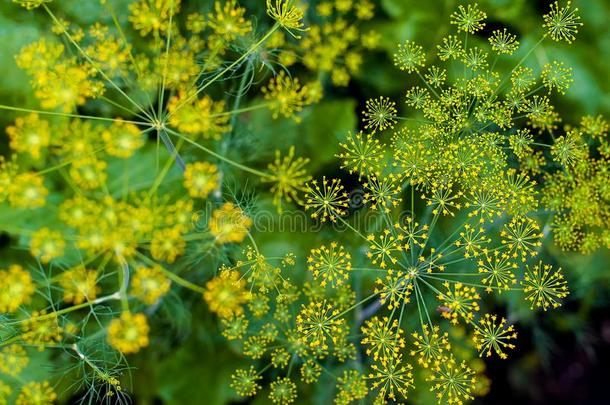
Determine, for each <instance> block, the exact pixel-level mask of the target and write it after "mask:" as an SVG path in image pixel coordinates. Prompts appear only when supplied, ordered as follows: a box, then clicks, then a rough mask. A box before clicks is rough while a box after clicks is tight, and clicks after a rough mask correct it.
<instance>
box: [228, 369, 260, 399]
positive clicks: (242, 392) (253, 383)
mask: <svg viewBox="0 0 610 405" xmlns="http://www.w3.org/2000/svg"><path fill="white" fill-rule="evenodd" d="M262 378H263V377H262V376H261V375H259V374H258V373H257V372H256V370H255V369H254V367H252V366H250V368H248V369H243V368H240V369H237V370H235V372H234V373H233V374H232V375H231V384H230V385H231V388H233V389H234V390H235V392H236V393H237V395H239V396H242V397H252V396H254V395H256V393H257V392H258V390H260V389H261V388H262V387H261V386H260V384H259V383H258V381H259V380H261V379H262Z"/></svg>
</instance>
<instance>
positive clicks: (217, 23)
mask: <svg viewBox="0 0 610 405" xmlns="http://www.w3.org/2000/svg"><path fill="white" fill-rule="evenodd" d="M223 3H224V5H223ZM245 13H246V9H245V8H243V7H239V6H238V5H237V1H236V0H226V1H224V2H220V1H216V2H214V13H209V15H208V24H209V26H210V27H211V28H212V29H213V30H214V32H215V33H216V34H217V35H219V36H220V37H222V38H224V39H225V40H227V41H232V40H234V39H235V38H237V37H241V36H244V35H247V34H249V33H250V32H251V31H252V23H251V22H250V21H246V19H245V18H244V14H245Z"/></svg>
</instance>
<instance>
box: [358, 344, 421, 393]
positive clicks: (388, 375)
mask: <svg viewBox="0 0 610 405" xmlns="http://www.w3.org/2000/svg"><path fill="white" fill-rule="evenodd" d="M371 369H372V372H371V373H369V375H368V379H369V380H372V381H373V382H372V383H371V388H372V389H379V396H380V397H381V398H386V397H388V398H390V399H391V400H393V401H396V400H398V399H399V397H397V395H399V396H400V397H402V398H403V399H407V393H408V391H409V390H410V389H413V387H414V385H413V383H414V379H413V371H412V370H413V366H411V365H410V364H409V363H405V362H403V361H402V356H400V355H398V356H392V357H382V358H381V361H380V362H379V363H374V364H372V365H371Z"/></svg>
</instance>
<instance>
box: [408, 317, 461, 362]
mask: <svg viewBox="0 0 610 405" xmlns="http://www.w3.org/2000/svg"><path fill="white" fill-rule="evenodd" d="M411 337H412V338H413V346H414V347H415V348H414V349H412V350H411V351H410V352H409V353H410V355H411V356H412V357H417V363H418V364H419V365H421V366H422V367H424V368H428V367H430V366H431V365H432V366H436V365H438V363H439V362H440V361H441V360H442V358H443V356H444V353H445V352H446V351H450V350H451V345H450V344H449V340H448V334H447V332H444V333H443V332H440V328H439V327H438V326H436V325H434V326H430V327H428V325H426V324H424V325H422V333H421V335H420V334H419V333H417V332H413V333H412V334H411Z"/></svg>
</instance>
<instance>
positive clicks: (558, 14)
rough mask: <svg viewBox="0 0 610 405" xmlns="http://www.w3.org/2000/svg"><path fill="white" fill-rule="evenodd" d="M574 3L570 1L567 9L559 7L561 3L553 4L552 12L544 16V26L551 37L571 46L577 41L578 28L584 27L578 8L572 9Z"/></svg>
mask: <svg viewBox="0 0 610 405" xmlns="http://www.w3.org/2000/svg"><path fill="white" fill-rule="evenodd" d="M571 5H572V2H571V1H568V2H567V3H566V6H565V7H561V8H560V7H559V2H557V1H556V2H554V3H553V4H551V10H550V11H549V12H548V14H545V15H544V16H543V18H544V24H543V25H542V26H543V27H545V28H546V29H547V30H548V34H549V36H550V37H551V38H552V39H553V40H554V41H566V42H567V43H568V44H571V43H572V41H574V40H575V39H576V36H575V35H576V34H577V33H578V27H581V26H582V25H583V23H582V22H580V16H579V15H578V7H575V8H574V9H572V8H571Z"/></svg>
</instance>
